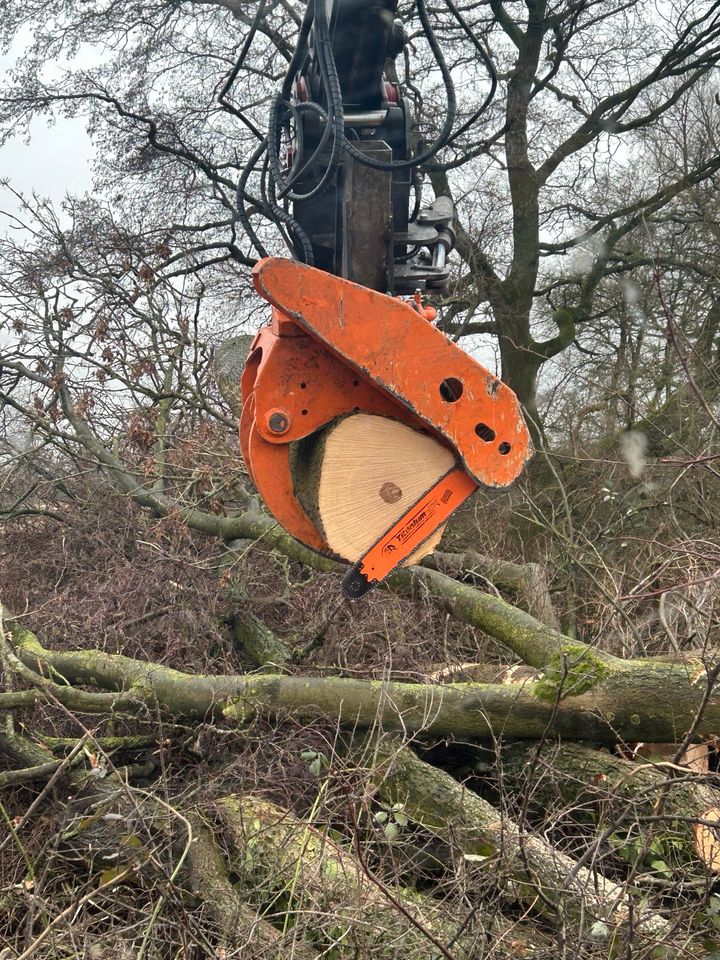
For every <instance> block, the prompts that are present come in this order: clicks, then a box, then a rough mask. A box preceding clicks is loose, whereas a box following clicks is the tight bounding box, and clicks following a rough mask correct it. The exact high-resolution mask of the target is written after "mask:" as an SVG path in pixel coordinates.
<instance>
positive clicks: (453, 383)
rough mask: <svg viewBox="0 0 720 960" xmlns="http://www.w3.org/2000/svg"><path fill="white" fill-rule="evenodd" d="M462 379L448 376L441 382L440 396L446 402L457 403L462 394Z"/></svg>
mask: <svg viewBox="0 0 720 960" xmlns="http://www.w3.org/2000/svg"><path fill="white" fill-rule="evenodd" d="M462 392H463V385H462V380H458V378H457V377H446V378H445V379H444V380H443V382H442V383H441V384H440V396H441V397H442V398H443V400H445V402H446V403H455V401H456V400H459V399H460V397H461V396H462Z"/></svg>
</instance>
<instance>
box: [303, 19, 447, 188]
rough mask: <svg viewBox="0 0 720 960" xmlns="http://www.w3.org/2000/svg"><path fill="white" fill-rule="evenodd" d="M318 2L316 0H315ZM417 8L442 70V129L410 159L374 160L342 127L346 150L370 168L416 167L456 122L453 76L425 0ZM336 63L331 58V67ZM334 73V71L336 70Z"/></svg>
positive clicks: (439, 147)
mask: <svg viewBox="0 0 720 960" xmlns="http://www.w3.org/2000/svg"><path fill="white" fill-rule="evenodd" d="M316 2H317V0H316ZM417 9H418V15H419V17H420V22H421V24H422V28H423V32H424V33H425V37H426V39H427V42H428V44H429V45H430V49H431V50H432V52H433V56H434V57H435V61H436V63H437V65H438V67H439V68H440V73H441V74H442V78H443V84H444V85H445V92H446V94H447V111H446V113H445V122H444V123H443V125H442V129H441V131H440V133H439V134H438V137H437V139H436V140H435V142H434V143H432V144H431V145H430V146H429V147H427V148H426V149H425V150H423V151H422V153H419V154H417V156H415V157H411V158H410V159H409V160H391V161H388V162H386V161H383V160H375V159H374V158H373V157H368V156H366V155H365V154H364V153H362V152H361V151H360V150H358V149H357V147H354V146H353V145H352V144H351V143H350V141H349V140H347V139H346V138H345V136H344V130H343V141H344V146H345V149H346V150H347V152H348V153H349V154H350V156H351V157H353V158H354V159H355V160H357V161H358V163H362V164H364V165H365V166H366V167H371V168H372V169H373V170H407V169H408V168H409V167H419V166H420V164H422V163H425V162H426V161H427V160H430V158H431V157H434V156H435V154H436V153H437V152H438V151H439V150H442V148H443V147H444V146H445V144H446V143H447V142H448V140H449V138H450V134H451V132H452V127H453V124H454V123H455V117H456V115H457V100H456V98H455V85H454V84H453V81H452V77H451V76H450V70H449V69H448V65H447V63H446V62H445V58H444V57H443V53H442V50H441V49H440V44H439V43H438V41H437V37H436V36H435V33H434V32H433V28H432V25H431V23H430V20H429V18H428V12H427V7H426V6H425V0H417ZM330 58H331V59H332V51H330ZM334 66H335V64H334V61H333V67H334ZM336 76H337V74H336Z"/></svg>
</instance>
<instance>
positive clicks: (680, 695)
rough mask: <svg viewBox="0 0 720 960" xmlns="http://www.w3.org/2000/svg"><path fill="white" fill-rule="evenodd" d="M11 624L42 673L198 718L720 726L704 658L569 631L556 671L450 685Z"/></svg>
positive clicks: (459, 725)
mask: <svg viewBox="0 0 720 960" xmlns="http://www.w3.org/2000/svg"><path fill="white" fill-rule="evenodd" d="M5 622H6V625H7V626H8V627H9V629H10V631H11V634H12V636H13V640H14V644H15V649H16V652H17V655H18V657H19V658H20V659H21V660H22V661H23V663H25V664H27V665H28V666H30V667H31V668H32V669H33V670H36V671H37V672H38V673H42V674H44V675H45V676H54V677H56V678H62V679H63V682H66V683H68V684H89V685H92V686H96V687H101V688H102V689H104V690H114V691H117V693H118V702H119V703H122V704H128V705H129V706H132V705H133V704H135V706H137V705H138V704H139V705H140V706H142V707H143V708H147V707H150V708H151V709H152V710H155V709H157V708H158V707H160V708H161V709H162V710H163V711H166V712H167V713H170V714H173V715H176V716H184V717H187V718H190V719H193V718H204V717H209V716H217V717H221V716H224V717H225V718H226V719H232V720H234V721H236V722H238V723H245V722H248V721H249V720H250V719H251V718H252V717H253V716H254V714H255V712H256V711H257V710H258V709H260V710H264V711H267V712H268V713H270V714H273V715H287V714H292V715H293V716H295V717H296V718H298V719H300V720H314V719H316V718H318V717H327V718H329V719H334V720H337V721H338V722H340V723H341V724H342V725H344V726H346V727H350V728H352V727H355V726H358V725H359V726H360V727H371V726H374V725H375V724H376V723H378V722H380V723H381V724H382V725H383V726H384V727H385V728H386V729H390V730H401V731H410V732H412V733H417V732H420V731H425V732H429V733H433V734H438V735H441V736H455V737H481V738H482V737H489V736H501V735H503V736H506V737H513V738H529V739H538V738H540V737H543V736H545V735H550V736H561V737H564V738H566V739H569V740H589V741H594V742H597V743H606V744H610V743H616V742H617V741H618V740H621V739H622V740H627V741H639V740H645V741H648V742H664V743H668V742H678V741H681V740H682V739H683V737H684V736H685V734H686V733H687V731H688V730H689V729H690V728H691V727H693V726H694V734H695V736H696V737H700V736H702V735H713V734H714V733H715V732H716V731H717V730H718V729H720V695H719V694H717V693H715V692H712V693H711V694H710V696H709V697H706V688H707V671H706V669H705V666H704V664H702V663H700V662H698V661H692V660H688V661H687V662H683V661H679V662H676V663H673V662H665V661H657V660H628V661H624V660H616V659H615V658H610V660H608V659H607V658H605V657H602V656H600V655H599V654H596V652H595V651H588V650H587V648H584V647H582V645H575V644H572V643H571V642H570V641H567V640H566V641H565V643H566V644H567V649H568V650H569V651H570V654H569V655H568V656H567V657H565V656H561V657H560V658H559V660H558V661H557V662H556V664H557V665H556V666H555V667H554V668H553V670H554V672H550V673H548V675H547V676H546V677H545V678H544V679H543V680H541V681H536V682H535V683H527V684H523V685H521V686H507V685H504V684H478V683H467V684H464V683H455V684H445V685H441V684H412V683H394V682H385V681H379V680H354V679H347V678H344V677H289V676H277V675H266V674H265V675H254V676H209V675H207V674H202V675H193V674H186V673H182V672H180V671H178V670H173V669H171V668H169V667H165V666H161V665H159V664H154V663H147V662H144V661H140V660H134V659H131V658H130V657H124V656H120V655H115V654H107V653H103V652H102V651H99V650H63V651H52V650H46V649H45V648H43V647H42V645H41V644H40V643H39V641H38V640H37V638H36V637H35V636H34V635H33V634H32V633H30V631H27V630H24V629H23V628H21V627H20V626H19V624H18V621H17V620H12V619H11V618H10V617H9V616H8V617H6V620H5ZM576 653H577V655H576ZM57 689H62V688H61V687H60V686H59V685H58V687H57ZM129 692H131V693H132V696H129V695H128V693H129ZM701 708H703V712H702V717H701V718H700V720H699V722H697V723H695V718H696V716H697V715H698V712H699V711H700V710H701ZM104 709H108V704H107V703H105V705H104Z"/></svg>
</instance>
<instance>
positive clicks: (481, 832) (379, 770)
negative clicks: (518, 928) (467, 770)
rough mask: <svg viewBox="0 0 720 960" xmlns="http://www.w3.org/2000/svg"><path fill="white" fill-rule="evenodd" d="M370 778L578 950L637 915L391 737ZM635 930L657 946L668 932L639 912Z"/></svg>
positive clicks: (614, 889) (374, 759)
mask: <svg viewBox="0 0 720 960" xmlns="http://www.w3.org/2000/svg"><path fill="white" fill-rule="evenodd" d="M368 754H369V756H370V759H371V768H370V776H371V778H372V779H373V781H374V782H375V784H376V786H377V789H378V791H379V793H380V795H381V796H382V797H383V799H385V800H386V801H387V802H389V803H400V804H402V809H403V811H404V812H405V814H406V815H407V816H408V817H409V818H410V819H411V820H413V821H415V822H416V823H418V824H420V825H422V826H423V827H425V828H426V829H429V830H432V831H433V832H434V833H436V834H437V835H438V836H440V837H441V838H442V839H443V840H445V841H446V842H448V843H450V844H452V845H453V846H455V848H456V849H457V850H458V851H459V852H460V853H461V854H463V855H468V854H469V855H471V856H476V857H481V858H486V859H484V860H483V866H482V868H481V869H483V870H492V871H493V873H494V874H496V875H497V878H498V883H499V885H500V887H501V888H503V889H504V891H505V892H506V894H509V895H510V896H511V897H513V898H517V899H519V900H520V901H521V902H522V903H523V904H525V905H526V906H528V907H531V908H535V909H538V910H540V911H541V912H544V913H548V912H550V913H551V914H552V912H553V911H556V912H557V914H558V916H562V921H563V922H564V923H567V924H570V925H571V928H572V936H573V940H574V941H575V942H576V943H580V942H581V941H582V940H583V939H584V938H585V937H586V936H587V935H588V934H589V931H590V927H591V926H592V924H593V923H595V922H597V921H602V922H604V923H606V924H608V927H609V928H610V929H617V928H623V927H625V926H626V925H627V924H628V921H629V919H630V916H631V908H630V906H629V902H628V897H627V893H626V891H625V889H624V888H623V887H621V886H619V885H618V884H616V883H613V882H612V881H609V880H607V879H606V878H605V877H603V876H602V875H600V874H598V873H597V872H595V871H592V872H591V871H589V870H587V869H585V868H583V867H579V866H578V865H577V864H576V862H575V861H574V860H572V859H571V858H570V857H568V856H565V855H564V854H562V853H560V852H559V851H558V850H557V849H555V848H554V847H552V846H550V845H549V844H548V843H546V842H545V841H544V840H541V839H540V838H538V837H536V836H533V835H531V834H528V833H525V832H523V831H521V830H520V828H519V827H518V826H517V825H516V824H514V823H513V822H512V821H511V820H509V819H508V818H506V817H502V816H501V814H500V813H499V812H498V810H496V809H495V807H493V806H492V805H491V804H489V803H487V801H485V800H483V799H482V798H481V797H479V796H478V795H477V794H475V793H473V792H472V791H470V790H467V789H465V788H464V787H463V786H462V785H461V784H460V783H458V782H457V781H456V780H454V779H453V778H452V777H451V776H450V775H449V774H448V773H445V772H443V771H442V770H438V769H436V768H435V767H432V766H430V765H429V764H427V763H425V762H424V761H423V760H421V759H420V758H419V757H417V756H416V755H415V754H414V753H413V752H412V750H410V749H409V748H408V747H407V746H405V745H404V744H403V743H402V742H400V741H397V740H394V739H393V738H389V737H388V738H385V739H383V740H380V741H376V742H374V743H372V744H371V746H370V747H369V749H368ZM632 919H633V923H634V926H635V930H636V931H637V932H641V933H642V935H643V936H644V937H646V938H649V939H650V940H651V941H658V942H659V941H661V940H662V938H663V937H664V936H665V934H667V933H669V931H670V925H669V923H668V922H667V921H666V920H665V919H664V918H663V917H660V916H659V915H657V914H655V913H653V912H651V911H649V910H645V911H641V910H638V909H637V908H636V910H635V913H634V916H633V918H632Z"/></svg>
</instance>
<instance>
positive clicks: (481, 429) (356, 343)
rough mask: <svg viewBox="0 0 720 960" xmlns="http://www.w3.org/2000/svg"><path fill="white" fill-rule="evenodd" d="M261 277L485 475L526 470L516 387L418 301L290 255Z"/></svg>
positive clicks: (292, 314)
mask: <svg viewBox="0 0 720 960" xmlns="http://www.w3.org/2000/svg"><path fill="white" fill-rule="evenodd" d="M253 276H254V282H255V288H256V290H257V291H258V293H260V294H261V296H263V297H264V298H265V299H266V300H269V301H270V303H272V304H273V305H274V306H275V307H277V308H278V309H279V310H280V311H282V313H283V314H285V315H287V317H289V318H291V319H292V320H293V321H294V322H295V323H296V324H297V325H298V326H300V327H301V328H302V329H303V330H305V331H306V332H307V333H308V334H310V336H312V337H313V338H315V339H316V340H318V341H319V342H320V343H321V344H322V345H323V346H324V348H325V350H329V351H331V352H332V353H333V354H335V355H336V356H337V357H339V358H340V360H341V361H342V363H343V364H345V365H347V366H349V367H350V368H351V369H353V370H355V371H357V373H359V374H360V376H361V377H362V378H364V379H368V380H370V381H372V383H373V384H375V386H376V387H377V388H379V389H380V390H382V391H383V393H384V394H385V395H386V396H388V397H391V398H394V399H395V400H396V401H397V402H398V403H400V404H402V405H404V406H405V407H406V409H407V413H408V414H414V415H416V416H417V417H419V418H420V419H421V420H422V421H423V422H424V423H425V424H427V426H428V427H430V428H431V429H432V430H433V431H434V432H435V433H436V434H440V436H441V437H444V438H445V440H446V441H447V442H448V443H449V444H450V445H451V446H452V447H453V448H454V449H455V450H456V451H457V453H458V455H459V456H460V458H461V460H462V462H463V464H464V466H465V468H466V470H467V471H468V473H469V474H470V475H471V476H472V477H473V478H474V479H475V480H476V481H477V482H478V483H481V484H484V485H486V486H489V487H505V486H508V485H509V484H510V483H512V482H513V481H514V480H515V479H516V478H517V477H518V475H519V474H520V472H521V471H522V468H523V466H524V465H525V463H526V462H527V460H528V459H529V458H530V456H531V454H532V447H531V443H530V437H529V434H528V431H527V427H526V426H525V422H524V420H523V417H522V414H521V411H520V405H519V404H518V401H517V398H516V397H515V394H514V393H513V392H512V390H510V388H509V387H507V386H506V385H505V384H503V383H502V382H501V381H500V380H498V378H497V377H495V376H494V375H493V374H492V373H490V371H489V370H486V369H485V367H483V366H481V365H480V364H479V363H477V362H476V361H475V360H473V359H472V357H470V356H468V354H466V353H465V352H464V351H463V350H461V349H460V348H459V347H458V346H457V345H456V344H454V343H452V341H450V340H448V338H447V337H446V336H445V335H444V334H443V333H442V332H441V331H440V330H438V329H437V328H436V327H433V326H432V325H431V324H430V323H429V322H428V321H427V320H426V319H425V318H424V317H423V316H421V315H420V314H419V313H418V312H417V311H416V310H415V309H413V307H411V306H410V305H409V304H407V303H404V302H403V301H400V300H397V299H395V298H393V297H388V296H385V295H384V294H381V293H377V292H376V291H374V290H370V289H368V288H366V287H361V286H359V285H357V284H354V283H350V282H349V281H348V280H342V279H339V278H337V277H334V276H332V275H331V274H328V273H325V272H324V271H322V270H316V269H314V268H313V267H307V266H305V265H304V264H300V263H295V262H294V261H291V260H282V259H279V258H273V257H269V258H266V259H264V260H261V261H260V262H259V263H258V264H257V265H256V266H255V268H254V270H253ZM328 386H329V385H328ZM336 398H337V392H336V390H335V389H332V388H329V389H328V390H327V399H328V403H329V404H330V405H332V404H331V402H332V401H333V400H335V399H336ZM266 409H267V408H266ZM335 415H337V413H335ZM331 418H332V417H329V419H331Z"/></svg>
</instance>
